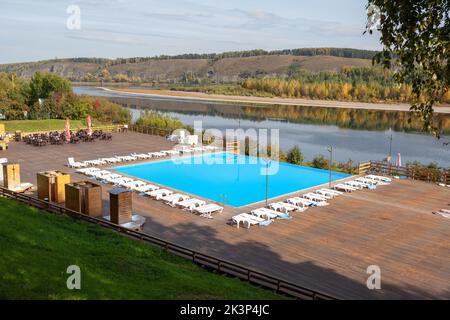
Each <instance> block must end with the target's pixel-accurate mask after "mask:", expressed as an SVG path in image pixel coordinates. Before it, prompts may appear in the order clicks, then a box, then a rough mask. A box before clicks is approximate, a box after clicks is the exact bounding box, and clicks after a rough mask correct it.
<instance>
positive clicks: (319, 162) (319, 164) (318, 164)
mask: <svg viewBox="0 0 450 320" xmlns="http://www.w3.org/2000/svg"><path fill="white" fill-rule="evenodd" d="M311 167H314V168H318V169H328V168H329V167H330V162H329V161H328V160H327V159H325V157H324V156H323V155H321V154H320V155H318V156H316V157H315V158H314V159H313V160H312V161H311Z"/></svg>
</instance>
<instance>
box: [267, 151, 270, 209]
mask: <svg viewBox="0 0 450 320" xmlns="http://www.w3.org/2000/svg"><path fill="white" fill-rule="evenodd" d="M269 162H270V161H269V159H266V207H267V206H268V198H269Z"/></svg>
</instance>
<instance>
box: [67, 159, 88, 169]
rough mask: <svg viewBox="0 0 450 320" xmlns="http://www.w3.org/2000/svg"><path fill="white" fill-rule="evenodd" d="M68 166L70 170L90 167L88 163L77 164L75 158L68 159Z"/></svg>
mask: <svg viewBox="0 0 450 320" xmlns="http://www.w3.org/2000/svg"><path fill="white" fill-rule="evenodd" d="M67 166H68V167H69V168H85V167H87V166H88V164H87V163H84V162H77V161H75V159H74V158H73V157H70V158H67Z"/></svg>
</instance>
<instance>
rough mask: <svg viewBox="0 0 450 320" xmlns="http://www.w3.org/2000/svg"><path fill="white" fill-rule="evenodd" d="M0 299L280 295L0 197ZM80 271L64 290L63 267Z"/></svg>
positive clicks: (202, 297)
mask: <svg viewBox="0 0 450 320" xmlns="http://www.w3.org/2000/svg"><path fill="white" fill-rule="evenodd" d="M0 247H1V248H2V250H0V281H1V286H0V299H76V300H78V299H283V298H284V297H282V296H279V295H276V294H274V293H272V292H271V291H268V290H263V289H260V288H257V287H255V286H252V285H250V284H247V283H244V282H241V281H239V280H237V279H232V278H227V277H224V276H220V275H217V274H214V273H212V272H209V271H206V270H204V269H202V268H200V267H198V266H197V265H195V264H193V263H191V262H190V261H188V260H185V259H182V258H179V257H177V256H175V255H173V254H170V253H166V252H163V251H161V249H159V248H156V247H153V246H150V245H147V244H144V243H140V242H137V241H134V240H131V239H128V238H126V237H124V236H122V235H119V234H117V233H115V232H113V231H111V230H106V229H103V228H102V227H99V226H97V225H93V224H88V223H86V222H80V221H74V220H72V219H71V218H69V217H66V216H56V215H52V214H49V213H46V212H44V211H39V210H37V209H35V208H32V207H29V206H26V205H24V204H20V203H18V202H16V201H14V200H8V199H5V198H0ZM74 264H75V265H78V266H79V267H80V269H81V290H68V289H67V287H66V280H67V278H68V276H69V275H68V274H67V273H66V269H67V267H68V266H70V265H74Z"/></svg>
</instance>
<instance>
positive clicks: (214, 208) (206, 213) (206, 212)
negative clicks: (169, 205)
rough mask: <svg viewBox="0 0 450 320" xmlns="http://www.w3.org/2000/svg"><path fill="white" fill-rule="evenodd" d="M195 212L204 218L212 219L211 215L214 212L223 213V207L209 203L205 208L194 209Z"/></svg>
mask: <svg viewBox="0 0 450 320" xmlns="http://www.w3.org/2000/svg"><path fill="white" fill-rule="evenodd" d="M194 211H196V212H198V213H200V214H201V215H202V216H203V217H211V214H213V213H214V212H218V213H221V212H222V211H223V207H221V206H219V205H217V204H215V203H209V204H206V205H204V206H200V207H197V208H194Z"/></svg>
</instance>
